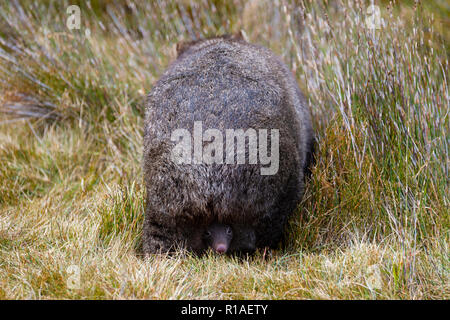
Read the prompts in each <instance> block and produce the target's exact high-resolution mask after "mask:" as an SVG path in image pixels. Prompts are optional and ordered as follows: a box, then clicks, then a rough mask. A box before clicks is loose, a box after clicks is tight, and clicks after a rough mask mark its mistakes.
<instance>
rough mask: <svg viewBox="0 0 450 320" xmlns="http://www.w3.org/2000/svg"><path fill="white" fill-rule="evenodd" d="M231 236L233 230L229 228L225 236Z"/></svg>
mask: <svg viewBox="0 0 450 320" xmlns="http://www.w3.org/2000/svg"><path fill="white" fill-rule="evenodd" d="M232 234H233V230H231V228H230V227H228V228H227V235H232Z"/></svg>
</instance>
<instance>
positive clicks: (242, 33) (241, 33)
mask: <svg viewBox="0 0 450 320" xmlns="http://www.w3.org/2000/svg"><path fill="white" fill-rule="evenodd" d="M232 38H233V39H235V40H243V41H247V42H248V39H247V35H246V34H245V31H244V30H242V29H241V30H239V31H238V32H236V33H235V34H233V36H232Z"/></svg>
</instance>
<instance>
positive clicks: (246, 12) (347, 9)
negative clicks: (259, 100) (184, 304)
mask: <svg viewBox="0 0 450 320" xmlns="http://www.w3.org/2000/svg"><path fill="white" fill-rule="evenodd" d="M430 2H433V3H432V4H430ZM75 3H77V2H76V1H75ZM70 4H74V3H72V2H71V3H69V2H67V1H36V2H34V1H9V2H4V3H1V4H0V92H1V95H0V298H1V299H13V298H32V299H42V298H46V299H55V298H69V299H71V298H80V299H87V298H89V299H104V298H113V299H129V298H149V299H186V298H190V299H208V298H209V299H299V298H307V299H449V298H450V288H449V283H450V282H449V280H450V279H449V268H450V264H449V248H448V243H449V222H450V221H449V209H448V206H449V203H448V165H449V160H448V159H449V156H448V149H449V147H448V141H449V140H448V139H449V132H448V128H449V118H448V110H449V85H448V78H449V77H448V70H449V64H448V58H449V51H448V48H449V47H448V45H449V43H450V36H449V34H448V19H449V17H450V13H449V10H448V6H446V4H445V1H429V2H424V3H423V4H415V2H413V1H411V2H408V1H405V2H403V1H402V2H387V1H381V2H377V1H376V4H377V5H379V8H380V13H381V15H380V18H381V20H380V29H370V28H368V27H367V25H366V18H367V16H368V13H367V6H368V4H369V3H368V2H367V3H366V2H364V1H338V0H336V1H323V2H322V1H315V2H312V1H290V0H279V1H273V2H272V1H266V0H252V1H240V0H233V1H219V0H213V1H206V0H204V1H195V2H194V1H178V2H159V1H158V2H157V1H152V2H148V3H144V2H142V1H91V2H84V1H83V2H81V1H80V2H78V5H79V7H80V9H81V11H80V13H81V24H80V29H73V30H70V29H69V28H68V27H67V25H66V22H67V19H68V16H69V14H67V12H66V9H67V7H68V6H69V5H70ZM239 30H243V31H244V33H245V36H246V37H247V38H248V40H249V41H251V42H256V43H260V44H263V45H266V46H268V47H270V48H271V49H273V50H274V51H275V52H276V53H277V54H278V55H280V56H281V58H282V59H283V60H284V61H285V62H286V63H287V64H288V65H289V66H290V67H291V69H292V72H293V73H294V74H295V75H296V77H297V79H298V82H299V85H300V86H301V88H302V90H303V91H304V93H305V95H306V97H307V99H308V102H309V104H310V106H311V112H312V115H313V118H314V126H315V131H316V134H317V141H318V143H317V160H316V164H315V166H314V168H313V170H312V177H311V179H310V181H309V182H308V187H307V191H306V194H305V197H304V200H303V202H302V204H301V205H300V206H299V209H298V211H297V212H296V213H295V214H294V215H293V217H292V219H291V221H290V223H289V226H288V230H287V237H286V239H287V241H286V242H287V243H286V247H285V248H284V249H282V250H276V251H272V252H264V251H260V252H258V253H257V254H256V255H255V256H254V257H251V258H243V259H237V258H230V257H219V256H215V255H211V254H209V255H206V256H204V257H201V258H199V257H195V256H192V255H190V254H189V253H187V252H178V253H177V254H175V255H174V256H154V257H150V258H148V259H143V258H142V257H141V256H140V241H139V240H140V235H141V232H142V230H141V228H142V219H143V210H144V189H143V186H142V173H141V167H140V161H141V156H142V116H143V110H144V100H145V94H146V93H147V92H148V91H149V90H150V88H151V86H152V84H153V83H154V81H156V79H157V78H158V77H159V76H160V75H161V73H162V72H163V70H164V68H165V67H166V66H167V65H168V64H169V63H170V61H171V60H172V59H174V57H175V47H174V46H175V44H176V43H177V42H178V41H181V40H188V39H198V38H201V37H206V36H211V35H216V34H223V33H234V32H237V31H239ZM74 270H75V271H74Z"/></svg>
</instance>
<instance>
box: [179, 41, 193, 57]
mask: <svg viewBox="0 0 450 320" xmlns="http://www.w3.org/2000/svg"><path fill="white" fill-rule="evenodd" d="M191 45H192V41H184V40H182V41H180V42H178V43H177V56H178V57H179V56H180V55H181V54H182V53H183V52H185V51H186V50H187V49H188V48H189V47H190V46H191Z"/></svg>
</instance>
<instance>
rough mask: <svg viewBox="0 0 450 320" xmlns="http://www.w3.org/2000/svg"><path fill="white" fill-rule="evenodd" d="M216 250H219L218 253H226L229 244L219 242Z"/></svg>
mask: <svg viewBox="0 0 450 320" xmlns="http://www.w3.org/2000/svg"><path fill="white" fill-rule="evenodd" d="M216 251H217V253H225V252H227V246H226V245H224V244H219V245H217V247H216Z"/></svg>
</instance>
